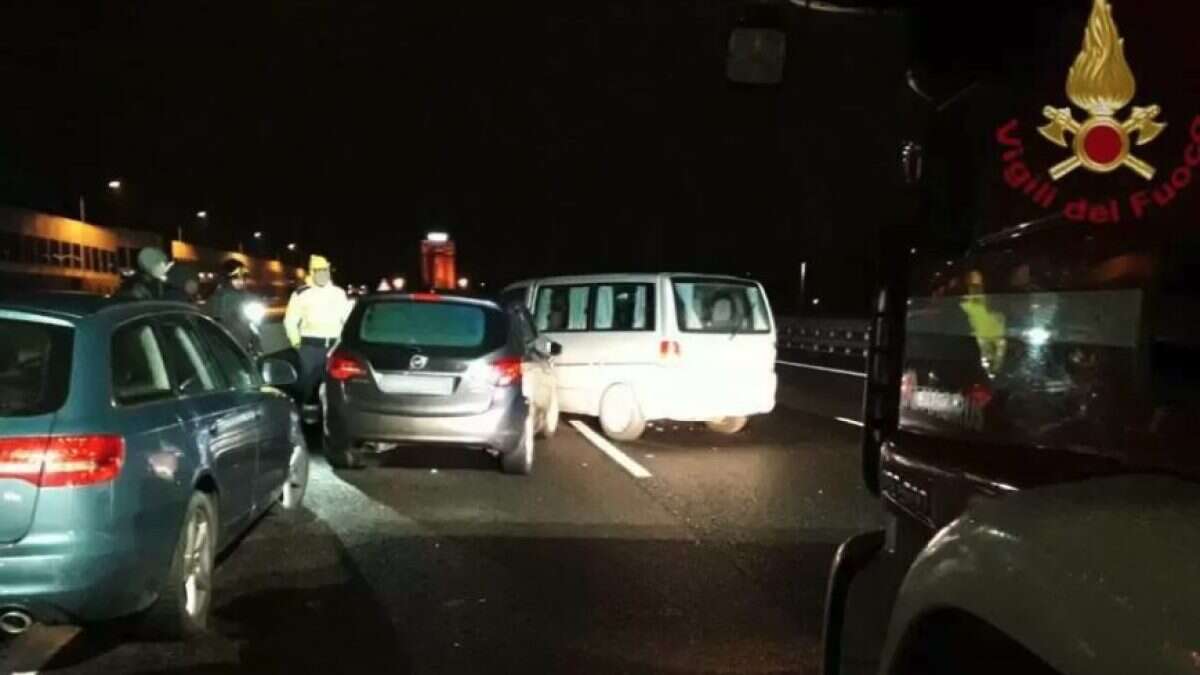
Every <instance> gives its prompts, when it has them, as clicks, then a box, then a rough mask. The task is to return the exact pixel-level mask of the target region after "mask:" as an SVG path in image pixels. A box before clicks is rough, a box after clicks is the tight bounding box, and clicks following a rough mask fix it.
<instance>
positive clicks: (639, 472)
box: [571, 420, 651, 478]
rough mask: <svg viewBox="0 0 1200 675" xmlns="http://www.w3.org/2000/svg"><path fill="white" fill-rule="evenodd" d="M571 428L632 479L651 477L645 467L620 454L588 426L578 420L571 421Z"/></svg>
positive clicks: (615, 447) (618, 450)
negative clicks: (619, 466)
mask: <svg viewBox="0 0 1200 675" xmlns="http://www.w3.org/2000/svg"><path fill="white" fill-rule="evenodd" d="M571 426H573V427H575V431H578V432H579V433H580V434H581V435H582V436H583V437H584V438H586V439H588V441H589V442H591V444H592V445H594V446H596V447H597V448H598V449H599V450H600V452H603V453H604V454H606V455H608V457H609V459H611V460H612V461H614V462H616V463H617V464H620V465H621V468H622V469H625V470H626V471H628V472H629V473H630V474H632V475H633V477H634V478H650V477H651V473H650V472H649V471H647V470H646V467H644V466H642V465H641V464H638V463H637V462H635V461H633V458H632V457H630V456H629V455H627V454H625V453H623V452H621V449H620V448H618V447H617V446H615V445H613V444H612V443H609V442H608V440H606V439H605V438H604V437H603V436H601V435H600V434H598V433H596V432H595V431H592V430H591V428H589V427H588V425H586V424H584V423H583V422H580V421H579V420H571Z"/></svg>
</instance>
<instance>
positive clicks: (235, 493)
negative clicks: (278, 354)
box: [0, 294, 308, 636]
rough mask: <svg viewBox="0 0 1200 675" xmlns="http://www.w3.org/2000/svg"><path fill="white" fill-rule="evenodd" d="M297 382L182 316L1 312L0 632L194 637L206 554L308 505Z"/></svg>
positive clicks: (120, 308)
mask: <svg viewBox="0 0 1200 675" xmlns="http://www.w3.org/2000/svg"><path fill="white" fill-rule="evenodd" d="M294 379H295V371H294V370H293V369H292V368H291V367H290V366H288V365H287V364H284V363H281V362H277V361H267V362H265V363H264V364H263V367H262V369H261V372H260V369H259V368H256V367H255V366H254V365H253V363H252V362H251V360H250V359H249V358H248V357H247V355H246V354H245V352H243V351H242V350H241V348H239V347H238V346H237V344H236V343H235V342H234V341H233V339H232V338H231V337H230V336H229V334H228V333H227V332H226V331H225V330H223V329H222V328H220V327H219V326H218V325H217V324H215V323H214V322H213V321H212V320H211V319H209V318H208V317H206V316H204V315H202V314H201V313H200V312H199V311H198V310H197V309H195V308H194V307H192V306H190V305H186V304H182V303H172V302H157V301H138V302H122V301H119V300H111V299H106V298H102V297H99V296H90V295H77V294H43V295H26V296H24V297H20V298H0V494H2V495H3V499H2V500H0V543H2V544H3V545H2V546H0V628H2V629H3V630H4V631H5V632H8V633H12V634H15V633H20V632H23V631H24V630H26V629H27V628H28V627H29V626H30V624H31V622H33V621H40V622H46V623H88V622H94V621H101V620H106V619H113V618H116V617H121V616H125V615H128V614H133V613H136V612H140V611H142V610H146V609H149V610H150V611H149V613H148V614H147V616H146V617H145V622H144V624H145V627H146V629H147V630H148V631H150V632H153V633H155V634H157V635H167V636H186V635H188V634H191V633H195V632H197V631H200V630H202V629H203V628H204V627H205V625H206V621H207V616H208V611H209V608H210V607H211V605H212V591H213V585H212V584H213V578H212V575H213V562H214V559H215V558H216V555H217V554H218V552H220V551H221V550H222V549H224V548H225V547H228V546H229V545H231V544H232V543H234V542H235V541H237V539H238V536H239V534H241V533H242V532H244V531H245V530H246V529H247V528H248V527H249V526H250V525H251V524H252V523H254V522H255V520H256V519H257V518H258V517H259V516H260V515H262V514H263V513H265V512H266V511H267V510H268V509H270V508H271V507H272V506H274V505H275V504H277V503H280V502H282V507H283V508H284V509H288V510H295V509H298V508H299V507H300V504H301V501H302V499H303V497H304V491H305V487H306V485H307V480H308V454H307V449H306V446H305V441H304V437H303V435H302V433H301V430H300V423H299V418H298V416H297V414H296V411H295V407H294V406H293V405H292V402H291V399H289V398H288V397H287V396H286V395H284V394H283V393H281V392H280V391H278V390H276V389H275V388H274V387H275V386H281V385H286V384H288V383H289V382H291V381H293V380H294Z"/></svg>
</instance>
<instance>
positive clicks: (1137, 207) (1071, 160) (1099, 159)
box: [996, 0, 1200, 224]
mask: <svg viewBox="0 0 1200 675" xmlns="http://www.w3.org/2000/svg"><path fill="white" fill-rule="evenodd" d="M1136 90H1137V81H1136V80H1135V79H1134V75H1133V71H1132V70H1131V69H1130V67H1129V63H1128V62H1126V60H1125V42H1124V40H1123V39H1122V38H1121V36H1120V34H1119V33H1118V31H1117V24H1116V22H1115V21H1114V20H1113V14H1112V6H1111V5H1110V4H1109V3H1107V2H1105V1H1104V0H1095V2H1094V4H1093V5H1092V14H1091V17H1090V18H1089V19H1088V23H1087V27H1086V29H1085V30H1084V34H1083V47H1082V49H1080V51H1079V55H1078V56H1076V57H1075V63H1074V65H1072V66H1071V69H1070V71H1069V72H1068V74H1067V87H1066V91H1067V99H1068V100H1070V102H1071V103H1073V104H1074V105H1075V107H1077V108H1079V109H1081V110H1082V111H1084V113H1086V117H1084V118H1083V119H1082V120H1080V119H1077V118H1076V116H1075V112H1074V109H1073V108H1070V107H1062V108H1057V107H1054V106H1053V105H1047V106H1045V108H1043V109H1042V115H1044V116H1045V118H1046V120H1047V123H1046V124H1044V125H1043V126H1040V127H1038V132H1039V133H1040V134H1041V135H1042V137H1043V138H1044V139H1046V140H1047V141H1049V142H1051V143H1053V144H1054V145H1057V146H1060V147H1062V148H1066V149H1068V150H1069V151H1070V153H1071V154H1070V155H1069V156H1067V157H1066V158H1065V159H1063V160H1062V161H1060V162H1058V163H1057V164H1055V165H1053V166H1051V167H1050V168H1049V169H1048V171H1047V174H1048V176H1038V175H1035V173H1034V171H1033V170H1032V169H1030V168H1029V166H1028V165H1027V164H1026V163H1025V161H1024V160H1023V159H1022V157H1023V155H1024V154H1025V144H1024V141H1023V140H1022V138H1021V136H1020V121H1019V120H1016V119H1012V120H1009V121H1008V122H1005V123H1004V124H1003V125H1001V126H1000V127H999V128H998V129H997V130H996V141H997V142H999V143H1000V144H1001V145H1002V146H1004V148H1005V150H1004V152H1003V154H1002V155H1001V159H1002V160H1003V161H1004V173H1003V176H1004V182H1005V183H1007V184H1008V186H1009V187H1011V188H1013V189H1014V190H1017V191H1019V192H1022V193H1024V194H1025V195H1026V196H1028V197H1029V198H1030V199H1031V200H1032V201H1033V202H1034V203H1035V204H1038V205H1040V206H1042V207H1044V208H1047V209H1058V208H1061V209H1062V211H1063V214H1064V215H1065V216H1066V217H1067V218H1068V219H1069V220H1076V221H1088V222H1091V223H1095V224H1104V223H1119V222H1121V221H1122V219H1123V217H1125V216H1126V214H1128V216H1131V217H1132V218H1134V219H1136V220H1140V219H1142V218H1144V217H1146V215H1147V214H1148V213H1150V211H1151V210H1152V209H1155V208H1164V207H1166V206H1168V205H1169V204H1171V202H1173V201H1175V199H1176V198H1177V197H1178V196H1179V194H1180V192H1182V191H1183V190H1184V189H1186V188H1187V187H1188V186H1189V185H1190V184H1191V182H1192V179H1193V177H1194V176H1193V174H1194V173H1195V172H1196V171H1197V170H1200V115H1198V116H1196V117H1195V118H1194V119H1193V120H1192V122H1191V125H1190V128H1189V131H1190V141H1191V142H1190V143H1189V144H1188V146H1187V147H1186V148H1185V149H1184V152H1183V157H1182V161H1181V162H1180V163H1179V164H1177V165H1176V166H1175V167H1174V168H1173V169H1172V170H1171V171H1170V172H1169V173H1164V174H1163V175H1161V176H1158V179H1157V180H1155V177H1156V176H1157V175H1158V170H1157V168H1156V167H1154V166H1152V165H1151V164H1150V163H1148V162H1146V161H1145V160H1143V159H1141V158H1139V157H1138V156H1137V154H1136V153H1135V150H1134V148H1135V146H1144V145H1146V144H1148V143H1151V142H1152V141H1154V139H1155V138H1157V137H1158V135H1159V134H1161V133H1162V131H1163V129H1164V128H1166V126H1167V122H1166V121H1165V120H1160V119H1159V116H1160V115H1163V110H1162V109H1161V108H1160V107H1159V106H1158V105H1155V104H1152V103H1151V104H1148V105H1144V106H1138V105H1135V106H1133V107H1132V108H1130V110H1129V112H1128V114H1126V115H1124V116H1123V117H1124V119H1122V115H1121V110H1122V109H1124V108H1125V107H1126V106H1127V105H1129V104H1130V103H1131V102H1132V101H1133V100H1134V95H1135V93H1136ZM1080 169H1082V170H1084V171H1089V172H1092V173H1096V174H1107V173H1111V172H1114V171H1117V170H1128V171H1132V172H1134V173H1136V174H1137V175H1138V176H1141V177H1142V178H1143V179H1144V180H1145V181H1146V183H1147V186H1146V188H1145V189H1139V190H1135V191H1133V192H1132V193H1129V194H1127V195H1123V196H1121V197H1116V196H1114V197H1112V198H1109V199H1102V200H1099V201H1094V200H1090V199H1088V198H1083V197H1080V198H1069V197H1068V198H1064V199H1061V200H1060V194H1059V181H1060V180H1062V179H1063V178H1065V177H1066V176H1067V175H1069V174H1071V173H1072V172H1074V171H1076V170H1080Z"/></svg>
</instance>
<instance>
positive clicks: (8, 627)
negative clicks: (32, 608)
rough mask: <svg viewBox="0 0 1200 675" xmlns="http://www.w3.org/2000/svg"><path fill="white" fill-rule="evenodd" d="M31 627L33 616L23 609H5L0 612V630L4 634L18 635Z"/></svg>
mask: <svg viewBox="0 0 1200 675" xmlns="http://www.w3.org/2000/svg"><path fill="white" fill-rule="evenodd" d="M32 627H33V617H32V616H29V612H26V611H25V610H23V609H7V610H5V611H4V613H3V614H0V631H3V632H4V634H6V635H20V634H21V633H24V632H25V631H27V630H29V629H30V628H32Z"/></svg>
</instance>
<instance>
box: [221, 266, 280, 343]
mask: <svg viewBox="0 0 1200 675" xmlns="http://www.w3.org/2000/svg"><path fill="white" fill-rule="evenodd" d="M249 275H250V270H248V269H246V265H245V264H243V263H242V261H240V260H236V259H235V260H226V261H225V262H224V263H221V281H220V282H219V283H218V285H217V290H215V291H213V294H212V295H211V296H210V297H209V298H208V310H209V312H210V313H211V314H212V316H213V318H215V319H216V320H217V321H219V322H220V323H221V325H223V326H225V329H226V330H228V331H229V332H230V334H232V335H233V337H234V338H235V339H237V341H238V342H239V343H240V344H241V345H242V347H243V348H245V349H246V351H248V352H250V353H251V354H252V355H254V356H256V357H257V356H259V355H261V354H262V340H261V338H260V333H259V326H260V324H261V323H262V320H263V317H264V316H265V315H266V310H267V305H266V303H265V302H263V300H262V298H260V297H258V295H256V294H254V293H253V292H251V291H250V290H249V289H247V288H246V278H247V277H248V276H249Z"/></svg>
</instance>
